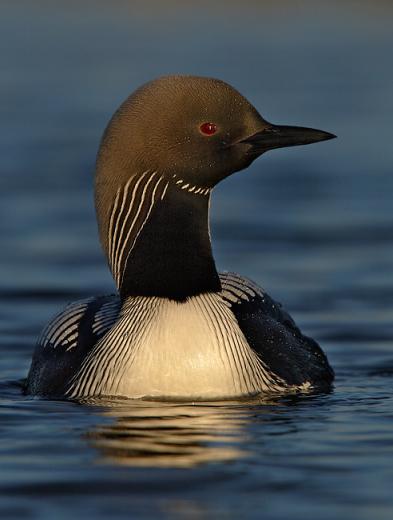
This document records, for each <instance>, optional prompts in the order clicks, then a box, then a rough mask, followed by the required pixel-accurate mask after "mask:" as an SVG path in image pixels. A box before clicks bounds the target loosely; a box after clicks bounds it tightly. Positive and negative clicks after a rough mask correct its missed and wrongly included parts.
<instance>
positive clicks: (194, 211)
mask: <svg viewBox="0 0 393 520" xmlns="http://www.w3.org/2000/svg"><path fill="white" fill-rule="evenodd" d="M333 137H335V136H334V135H333V134H330V133H327V132H323V131H320V130H315V129H311V128H302V127H295V126H278V125H274V124H271V123H269V122H268V121H266V120H265V119H263V118H262V116H261V115H260V114H259V113H258V111H257V110H256V109H255V108H254V106H253V105H252V104H251V103H249V102H248V101H247V100H246V99H245V98H244V97H243V96H242V95H241V94H240V93H239V92H238V91H237V90H235V89H234V88H233V87H231V86H230V85H228V84H227V83H225V82H223V81H221V80H218V79H212V78H206V77H198V76H180V75H179V76H164V77H161V78H158V79H155V80H153V81H151V82H149V83H147V84H145V85H143V86H142V87H140V88H139V89H137V90H136V91H135V92H134V93H132V94H131V95H130V96H129V97H128V98H127V99H126V100H125V101H124V103H123V104H122V105H121V106H120V108H119V109H118V110H117V111H116V112H115V114H114V115H113V117H112V119H111V120H110V122H109V124H108V126H107V128H106V130H105V132H104V135H103V137H102V140H101V143H100V147H99V152H98V155H97V162H96V172H95V173H96V176H95V204H96V214H97V220H98V228H99V235H100V240H101V243H102V246H103V249H104V251H105V253H106V257H107V260H108V263H109V266H110V269H111V271H112V274H113V277H114V280H115V282H116V286H117V289H118V293H117V294H113V295H105V296H99V297H92V298H87V299H84V300H81V301H77V302H74V303H71V304H69V305H68V306H67V307H66V308H65V310H63V312H61V313H60V314H58V315H57V316H56V317H55V318H54V319H53V320H52V321H51V322H50V323H49V324H48V326H47V327H46V328H45V329H44V330H43V332H42V334H41V336H40V338H39V340H38V342H37V345H36V349H35V352H34V354H33V359H32V364H31V368H30V371H29V374H28V377H27V383H26V390H27V393H29V394H32V395H38V396H46V397H52V398H66V399H81V398H86V397H94V396H97V397H103V396H119V397H125V398H144V399H149V398H151V399H157V398H162V399H171V400H173V399H174V400H184V399H188V400H193V401H194V400H221V399H233V398H235V399H236V398H241V397H244V396H255V395H259V394H261V395H263V394H266V393H277V392H280V393H281V392H297V391H298V392H301V391H309V390H310V389H311V390H315V389H316V390H326V389H328V388H329V387H330V386H331V384H332V381H333V379H334V372H333V370H332V368H331V367H330V365H329V362H328V360H327V357H326V356H325V354H324V352H323V351H322V349H321V348H320V347H319V345H318V344H317V343H316V342H315V341H314V340H313V339H311V338H309V337H307V336H305V335H303V334H302V333H301V331H300V330H299V328H298V327H297V326H296V324H295V322H294V321H293V319H292V318H291V317H290V316H289V314H288V313H287V312H286V311H285V310H284V309H283V308H282V307H281V305H280V304H278V303H277V302H275V301H274V300H273V299H272V298H271V297H270V296H269V295H268V294H267V293H266V292H265V291H264V290H263V289H261V288H260V287H259V286H257V285H256V284H255V283H254V282H252V281H251V280H249V279H247V278H245V277H243V276H240V275H238V274H235V273H230V272H224V273H218V272H217V270H216V266H215V262H214V259H213V255H212V248H211V240H210V230H209V206H210V196H211V192H212V190H213V188H214V187H215V186H216V185H217V184H218V183H219V182H220V181H221V180H223V179H225V178H226V177H228V176H229V175H231V174H233V173H234V172H237V171H239V170H243V169H244V168H246V167H248V166H249V165H250V164H251V163H252V162H253V161H254V159H256V158H257V157H259V156H260V155H262V154H263V153H264V152H266V151H268V150H271V149H274V148H280V147H285V146H294V145H303V144H309V143H314V142H318V141H323V140H327V139H331V138H333Z"/></svg>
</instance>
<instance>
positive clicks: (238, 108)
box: [99, 76, 335, 187]
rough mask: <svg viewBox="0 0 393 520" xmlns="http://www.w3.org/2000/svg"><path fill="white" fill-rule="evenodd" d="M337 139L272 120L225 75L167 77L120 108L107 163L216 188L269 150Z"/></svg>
mask: <svg viewBox="0 0 393 520" xmlns="http://www.w3.org/2000/svg"><path fill="white" fill-rule="evenodd" d="M333 137H335V136H334V135H333V134H330V133H328V132H323V131H320V130H315V129H310V128H302V127H296V126H279V125H273V124H271V123H269V122H268V121H266V120H265V119H264V118H263V117H262V116H261V115H260V114H259V112H258V111H257V110H256V109H255V108H254V106H253V105H252V104H251V103H250V102H249V101H247V99H246V98H245V97H244V96H242V95H241V94H240V93H239V92H238V91H237V90H235V89H234V88H233V87H231V86H230V85H228V84H227V83H225V82H224V81H221V80H218V79H212V78H205V77H196V76H164V77H161V78H158V79H156V80H153V81H151V82H149V83H147V84H146V85H143V86H142V87H141V88H139V89H138V90H136V91H135V92H134V93H133V94H131V96H129V97H128V99H126V101H125V102H124V103H123V104H122V105H121V106H120V108H119V109H118V110H117V112H116V113H115V114H114V116H113V118H112V119H111V121H110V123H109V125H108V127H107V129H106V131H105V134H104V137H103V140H102V143H101V147H100V153H99V163H101V162H105V163H106V165H107V162H108V160H109V161H110V162H113V163H114V164H113V168H112V170H111V171H112V172H113V174H115V172H116V171H117V173H118V174H119V175H120V174H124V175H127V173H131V174H135V171H139V172H144V171H146V170H148V169H153V170H157V171H158V172H160V173H163V174H165V175H167V176H173V175H177V176H178V177H179V178H180V177H181V178H184V179H185V180H186V181H188V182H190V183H192V184H195V185H200V186H209V187H213V186H215V185H216V184H217V182H219V181H220V180H222V179H223V178H225V177H227V176H228V175H231V174H232V173H234V172H236V171H239V170H242V169H244V168H246V167H247V166H249V165H250V164H251V162H252V161H254V159H256V158H257V157H258V156H260V155H262V154H263V153H264V152H266V151H268V150H271V149H273V148H280V147H284V146H296V145H302V144H309V143H315V142H318V141H323V140H326V139H331V138H333ZM119 163H120V164H119ZM116 166H117V167H118V166H120V168H116ZM128 169H129V171H128V172H127V170H128Z"/></svg>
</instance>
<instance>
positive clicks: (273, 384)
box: [28, 273, 331, 399]
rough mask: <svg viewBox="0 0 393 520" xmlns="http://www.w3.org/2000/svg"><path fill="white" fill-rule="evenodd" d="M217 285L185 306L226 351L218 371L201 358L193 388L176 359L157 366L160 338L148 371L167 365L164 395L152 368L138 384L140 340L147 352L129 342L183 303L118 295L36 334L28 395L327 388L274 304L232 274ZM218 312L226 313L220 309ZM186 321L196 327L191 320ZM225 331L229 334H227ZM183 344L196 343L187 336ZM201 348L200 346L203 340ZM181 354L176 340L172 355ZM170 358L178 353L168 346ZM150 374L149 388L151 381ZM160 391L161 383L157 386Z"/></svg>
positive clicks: (315, 360)
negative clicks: (204, 370) (159, 312)
mask: <svg viewBox="0 0 393 520" xmlns="http://www.w3.org/2000/svg"><path fill="white" fill-rule="evenodd" d="M220 280H221V283H222V291H221V292H220V293H219V294H214V293H211V294H203V295H201V296H197V297H192V298H191V299H190V301H191V302H194V303H192V305H193V312H195V313H200V314H201V315H204V320H205V321H207V320H209V321H210V322H211V331H210V332H211V334H212V338H213V337H218V336H220V337H221V342H220V341H217V340H212V339H210V344H216V345H224V344H225V345H226V347H225V348H224V349H223V352H226V357H225V359H224V361H222V360H220V363H221V364H220V365H219V366H216V365H217V359H216V358H214V356H213V357H212V359H211V365H210V366H209V360H204V364H205V365H207V366H209V369H210V371H211V372H210V373H208V374H207V377H206V380H204V379H203V378H202V379H201V387H200V388H198V381H196V380H193V379H192V376H190V374H187V373H184V366H179V358H177V363H176V361H175V360H174V359H170V358H169V357H167V362H168V366H165V361H166V360H165V357H164V358H163V357H162V348H163V347H162V343H161V344H160V343H159V341H157V342H156V343H155V344H156V346H157V349H156V351H154V350H150V351H149V353H148V357H150V358H151V360H152V362H151V365H152V366H153V367H156V368H158V370H159V372H168V370H169V369H170V367H173V368H174V373H173V374H172V377H174V378H175V381H176V382H174V381H171V382H170V386H171V389H170V390H169V389H168V386H167V385H165V384H164V383H163V382H162V381H161V382H159V381H157V379H158V378H159V377H158V378H157V375H158V373H157V371H154V370H153V371H151V373H150V374H149V372H148V371H147V373H146V374H143V378H144V379H145V381H146V382H147V385H143V384H141V382H140V381H139V379H140V377H141V372H142V370H141V366H140V363H141V361H142V362H146V358H145V357H143V352H141V349H142V350H143V349H144V348H150V349H151V345H150V344H149V342H147V341H144V343H146V345H147V347H146V345H143V344H142V345H141V344H140V343H139V342H138V341H136V340H135V338H142V339H143V332H146V331H147V332H149V330H150V329H149V328H150V327H152V317H154V315H155V314H156V309H157V308H158V307H161V308H162V309H164V310H165V308H166V307H167V306H170V305H172V306H173V305H174V306H175V307H176V310H175V312H176V320H179V319H181V316H182V312H181V307H185V306H187V305H190V301H189V302H178V303H175V302H170V301H168V300H166V299H162V298H155V297H134V298H130V299H129V300H126V301H125V302H124V304H123V307H122V306H121V302H120V299H119V297H118V296H117V295H110V296H103V297H98V298H89V299H87V300H82V301H79V302H75V303H73V304H70V305H68V306H67V307H66V309H65V310H64V311H63V312H62V313H61V314H60V315H59V316H57V317H55V318H54V319H53V320H52V321H51V323H50V324H49V325H48V326H47V327H46V328H45V329H44V331H43V333H42V335H41V337H40V339H39V342H38V345H37V350H36V354H35V357H34V362H33V364H32V367H31V372H30V375H29V380H30V386H29V389H28V390H29V392H31V393H34V394H48V395H52V396H53V395H57V396H64V395H66V396H68V397H73V398H80V397H87V396H94V395H123V396H128V397H136V398H139V397H162V396H165V397H170V398H176V397H178V398H185V397H189V398H193V399H214V398H217V399H221V398H228V397H235V396H239V395H255V394H258V393H260V392H285V391H288V390H289V391H291V390H306V389H313V388H315V387H317V388H324V387H328V386H329V383H330V377H331V372H330V367H329V365H328V363H327V360H326V357H325V355H324V354H323V353H322V351H321V349H320V348H319V347H318V345H317V344H316V343H315V342H314V341H313V340H312V339H310V338H307V337H305V336H303V335H302V334H301V332H300V331H299V329H298V328H297V327H296V325H295V323H294V322H293V320H292V319H291V318H290V316H289V315H288V314H287V313H286V312H285V311H284V310H283V309H282V308H281V306H280V305H279V304H277V303H276V302H274V300H272V299H271V298H270V297H269V296H268V295H267V294H266V293H265V292H264V291H263V290H262V289H260V288H259V287H258V286H257V285H255V284H254V283H252V282H251V281H250V280H247V279H245V278H244V277H241V276H239V275H237V274H234V273H223V274H221V275H220ZM224 307H225V308H226V309H227V311H226V312H225V311H224V312H223V308H224ZM164 312H165V311H164ZM229 316H230V317H231V318H232V319H231V320H229V319H228V317H229ZM193 319H196V320H197V317H196V316H195V318H193ZM197 323H199V322H197ZM177 325H178V326H179V328H181V324H179V323H178V322H177ZM188 325H189V322H188ZM232 328H233V329H237V330H235V333H234V334H232V335H231V334H230V332H231V330H232ZM65 331H68V335H66V334H65V333H64V332H65ZM172 332H173V335H172V338H173V339H171V341H172V342H173V343H175V342H176V334H177V332H176V330H173V331H172ZM182 337H183V341H184V336H182ZM228 338H232V339H231V340H228ZM191 341H192V342H193V343H195V338H194V337H192V338H191ZM206 341H207V342H208V341H209V339H208V337H207V335H206ZM186 347H187V345H186V344H184V343H183V344H182V345H181V350H183V351H184V349H185V348H186ZM198 348H199V345H198ZM209 348H210V347H209ZM174 352H175V355H176V356H178V352H177V350H176V349H175V350H174ZM185 354H186V356H187V358H188V360H187V361H189V362H190V366H191V365H192V363H194V364H195V362H194V360H193V359H192V356H195V355H196V354H197V353H196V352H194V351H193V352H190V351H188V352H187V351H185ZM198 354H200V350H199V351H198ZM205 354H206V353H205ZM138 356H141V361H138ZM154 356H156V358H157V359H154ZM146 364H147V363H146ZM180 365H181V360H180ZM124 367H126V368H124ZM223 367H225V368H226V374H225V377H224V376H222V377H220V375H219V372H218V369H219V371H220V372H221V370H222V369H223ZM182 369H183V372H182ZM153 376H154V377H155V378H156V381H157V384H151V378H152V377H153ZM184 376H185V377H184ZM199 377H200V374H199V375H198V378H199ZM135 380H138V381H139V383H138V384H139V388H138V384H136V385H135V384H133V381H135ZM179 381H180V383H179ZM178 383H179V384H178ZM159 384H161V385H164V386H162V387H161V388H160V386H159ZM187 384H189V386H188V388H187ZM147 386H149V387H150V391H149V390H148V389H147ZM179 392H180V393H179ZM182 392H183V393H182Z"/></svg>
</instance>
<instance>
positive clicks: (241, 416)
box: [87, 400, 273, 467]
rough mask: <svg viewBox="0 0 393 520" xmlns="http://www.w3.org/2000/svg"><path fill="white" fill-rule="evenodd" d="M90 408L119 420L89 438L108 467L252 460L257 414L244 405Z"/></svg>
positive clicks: (117, 402)
mask: <svg viewBox="0 0 393 520" xmlns="http://www.w3.org/2000/svg"><path fill="white" fill-rule="evenodd" d="M88 403H89V404H95V405H100V406H104V410H103V412H102V414H103V415H104V416H106V417H114V418H116V420H115V422H113V423H112V424H105V425H101V426H97V427H96V428H95V429H94V430H93V431H91V432H89V433H88V434H87V439H88V441H89V443H91V444H92V445H93V446H94V447H95V448H97V449H98V450H99V452H100V453H101V457H102V461H103V462H110V463H116V464H121V465H129V466H154V467H192V466H195V465H197V464H201V463H207V462H222V461H226V460H235V459H239V458H244V457H248V456H250V455H252V453H251V452H250V451H249V449H247V437H248V434H247V430H246V428H245V425H246V424H249V419H250V415H251V411H250V409H249V408H248V407H247V406H244V404H241V405H239V403H228V402H225V403H214V404H211V403H198V404H192V403H187V404H179V403H160V402H147V401H133V402H132V404H130V402H129V401H127V404H125V402H124V400H111V401H108V400H105V401H103V400H100V401H98V400H94V402H92V401H91V400H90V401H89V402H88ZM259 403H261V401H259ZM246 404H247V403H246ZM263 404H273V403H272V401H269V402H266V401H264V403H263ZM254 405H255V403H254ZM239 446H240V447H239Z"/></svg>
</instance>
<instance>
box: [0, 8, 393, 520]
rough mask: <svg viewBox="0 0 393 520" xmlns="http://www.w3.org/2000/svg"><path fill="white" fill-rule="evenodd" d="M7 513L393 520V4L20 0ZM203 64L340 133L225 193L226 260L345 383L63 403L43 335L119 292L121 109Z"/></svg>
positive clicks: (2, 500)
mask: <svg viewBox="0 0 393 520" xmlns="http://www.w3.org/2000/svg"><path fill="white" fill-rule="evenodd" d="M1 9H2V13H1V22H0V23H1V33H0V34H1V38H2V42H1V45H0V49H1V52H2V53H3V59H2V74H1V76H0V93H1V96H0V111H1V117H0V135H1V139H0V157H1V161H0V233H1V244H2V247H1V258H0V262H1V270H0V297H1V299H0V378H1V380H0V441H1V442H0V494H1V497H0V517H1V518H4V519H8V518H10V519H11V518H22V517H23V518H40V519H41V518H48V519H49V518H54V517H55V518H59V519H62V518H70V517H73V518H82V517H83V518H86V517H91V518H109V517H110V518H158V517H160V518H171V519H172V518H187V519H188V518H192V519H196V518H198V519H199V518H231V519H232V518H234V519H237V518H242V517H244V518H251V519H253V518H258V519H259V518H264V519H269V520H270V519H287V518H291V519H292V520H297V519H302V520H303V519H304V518H311V517H317V518H319V519H321V520H325V519H326V520H330V519H332V518H335V519H339V520H340V519H344V518H345V519H348V518H354V519H355V518H356V519H367V520H368V519H370V518H373V519H377V520H383V519H389V520H390V519H391V518H392V515H393V497H392V492H391V482H392V480H393V470H392V467H393V464H392V462H393V406H392V405H393V389H392V375H393V339H392V338H393V278H392V265H393V262H392V261H393V231H392V230H393V209H392V202H391V198H392V196H391V194H392V192H393V177H392V175H391V169H392V161H393V148H392V146H391V135H392V130H391V121H392V110H393V94H392V92H393V89H392V86H393V69H392V67H391V48H392V45H393V33H392V31H391V26H392V21H393V7H392V5H391V3H390V2H383V1H380V2H371V1H370V2H366V1H357V2H352V1H347V2H345V3H344V2H335V1H331V2H322V1H315V0H314V1H312V2H311V1H303V0H298V1H291V2H289V1H282V2H280V3H279V4H278V3H277V2H273V1H266V2H262V1H260V2H252V1H250V2H247V3H239V2H232V1H227V2H225V3H224V2H215V3H213V4H212V3H208V2H198V5H196V4H195V5H187V4H184V3H182V2H175V1H168V2H165V3H159V2H156V3H154V2H152V1H144V2H143V3H139V2H119V1H114V2H110V3H108V2H106V3H101V2H98V1H95V2H89V1H86V2H83V5H82V6H81V5H80V3H77V2H70V1H69V2H62V1H59V2H56V3H55V5H54V4H53V2H49V1H48V2H45V1H44V0H37V1H35V2H34V5H33V3H31V2H27V1H25V2H24V1H20V2H11V1H9V2H7V1H5V2H3V3H2V7H1ZM174 72H183V73H184V72H185V73H194V74H203V75H213V76H218V77H221V78H223V79H225V80H227V81H229V82H230V83H232V84H234V86H236V87H237V88H238V89H239V90H240V91H241V92H243V93H244V94H245V95H246V96H247V97H249V99H250V100H251V101H253V103H254V104H255V105H256V106H257V107H258V108H259V109H260V110H261V112H262V114H263V115H265V117H266V118H267V119H270V120H271V121H273V122H277V123H288V124H299V125H307V126H315V127H320V128H323V129H325V130H327V131H332V132H334V133H336V134H338V136H339V139H337V140H335V141H330V142H327V143H322V144H320V145H314V146H310V147H303V148H297V149H290V150H280V151H274V152H271V153H270V154H267V155H265V156H264V157H263V158H261V159H260V160H258V161H257V162H256V163H255V164H254V165H253V166H252V168H250V169H249V170H248V171H247V172H242V173H240V174H237V175H236V176H234V177H233V178H231V179H228V180H227V181H226V182H225V183H223V184H222V185H221V186H220V187H219V188H218V189H217V190H216V193H215V195H214V200H213V208H212V209H213V212H212V219H213V228H212V233H213V238H214V249H215V255H216V258H217V263H218V265H219V266H220V267H221V268H223V269H224V268H225V269H232V270H235V271H238V272H240V273H243V274H245V275H248V276H249V277H251V278H253V279H254V280H255V281H257V282H258V283H260V284H261V285H263V286H264V287H265V288H266V289H267V290H268V291H269V292H270V293H271V294H272V295H273V296H274V297H275V298H277V299H278V300H280V301H282V302H284V303H285V306H286V307H287V308H288V309H289V310H290V312H291V313H292V315H293V316H294V317H295V319H296V320H297V322H298V323H299V324H300V326H301V327H302V328H303V330H304V331H305V332H307V333H308V334H309V335H311V336H313V337H315V338H316V339H318V341H319V342H320V343H321V344H322V345H323V347H324V349H325V351H326V352H327V354H328V356H329V359H330V361H331V363H332V365H333V366H334V368H335V370H336V374H337V379H336V384H335V388H334V391H333V392H332V393H330V394H327V395H319V396H303V397H297V398H295V397H292V398H276V399H270V400H269V399H267V400H265V401H262V400H260V401H252V402H237V403H236V402H234V403H215V404H212V403H205V404H203V403H201V404H198V405H193V404H191V403H186V404H184V403H183V404H174V403H147V402H144V403H140V402H137V403H133V402H128V401H126V400H117V401H109V402H108V401H102V402H95V403H92V402H90V403H83V404H76V403H67V402H54V401H47V400H40V399H32V398H30V397H25V396H23V395H22V393H21V388H20V381H21V379H22V378H23V377H25V375H26V372H27V370H28V367H29V363H30V358H31V352H32V350H33V346H34V341H35V338H36V337H37V335H38V333H39V331H40V329H41V328H42V326H43V325H44V324H45V323H46V322H47V320H48V319H49V318H50V317H51V316H52V315H53V314H54V313H56V312H57V311H58V309H60V308H61V307H62V306H64V304H65V303H66V302H68V301H72V300H73V299H77V298H81V297H84V296H88V295H92V294H100V293H103V292H104V293H105V292H108V291H109V292H110V291H112V290H113V282H112V280H111V278H110V276H109V273H108V270H107V267H106V265H105V262H104V258H103V255H102V252H101V250H100V248H99V245H98V240H97V234H96V227H95V220H94V212H93V203H92V171H93V162H94V155H95V152H96V148H97V143H98V139H99V136H100V134H101V132H102V130H103V127H104V125H105V124H106V122H107V120H108V118H109V117H110V115H111V113H112V112H113V110H114V108H115V107H116V106H117V105H118V104H119V103H120V102H121V101H122V99H123V98H124V97H125V96H126V95H127V94H128V93H129V91H130V90H132V89H133V88H135V87H136V86H137V85H139V84H140V83H142V82H144V81H146V80H148V79H151V78H152V77H155V76H157V75H160V74H164V73H174Z"/></svg>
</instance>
